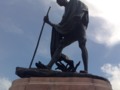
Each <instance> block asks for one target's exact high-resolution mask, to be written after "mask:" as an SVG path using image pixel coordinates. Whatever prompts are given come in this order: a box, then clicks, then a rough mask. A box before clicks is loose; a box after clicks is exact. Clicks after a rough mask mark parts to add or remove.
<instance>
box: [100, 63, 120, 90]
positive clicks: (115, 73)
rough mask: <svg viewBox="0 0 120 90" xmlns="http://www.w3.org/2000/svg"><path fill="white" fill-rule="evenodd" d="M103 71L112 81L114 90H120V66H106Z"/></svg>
mask: <svg viewBox="0 0 120 90" xmlns="http://www.w3.org/2000/svg"><path fill="white" fill-rule="evenodd" d="M101 69H102V71H103V72H104V73H105V74H106V76H107V77H108V79H109V80H110V82H111V84H112V87H113V90H120V64H118V65H117V66H115V65H111V64H105V65H104V66H102V68H101Z"/></svg>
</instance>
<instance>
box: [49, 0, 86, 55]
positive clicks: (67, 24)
mask: <svg viewBox="0 0 120 90" xmlns="http://www.w3.org/2000/svg"><path fill="white" fill-rule="evenodd" d="M85 13H86V14H88V8H87V6H86V5H85V4H84V3H82V2H81V1H79V0H70V1H69V3H68V4H67V6H66V7H65V12H64V15H63V17H62V20H61V22H60V23H59V24H57V25H55V26H54V27H53V30H52V37H51V56H52V55H53V54H54V52H55V50H56V49H57V47H58V45H59V43H60V40H61V39H62V36H64V35H66V34H68V33H70V32H72V31H73V30H74V27H75V24H74V22H75V18H78V19H81V20H80V22H81V21H82V22H81V24H83V25H84V26H85V28H87V24H88V17H87V16H88V15H84V14H85Z"/></svg>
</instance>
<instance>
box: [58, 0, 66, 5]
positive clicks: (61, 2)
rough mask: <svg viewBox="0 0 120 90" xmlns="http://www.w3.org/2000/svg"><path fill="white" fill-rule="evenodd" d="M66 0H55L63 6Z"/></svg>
mask: <svg viewBox="0 0 120 90" xmlns="http://www.w3.org/2000/svg"><path fill="white" fill-rule="evenodd" d="M66 2H67V0H57V3H58V4H59V5H60V6H65V3H66Z"/></svg>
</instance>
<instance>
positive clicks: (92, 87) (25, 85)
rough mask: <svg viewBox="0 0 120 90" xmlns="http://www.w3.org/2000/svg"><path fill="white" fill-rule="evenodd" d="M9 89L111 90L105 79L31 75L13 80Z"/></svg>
mask: <svg viewBox="0 0 120 90" xmlns="http://www.w3.org/2000/svg"><path fill="white" fill-rule="evenodd" d="M9 90H112V87H111V84H110V83H109V81H107V80H103V79H97V78H91V77H31V78H22V79H18V80H15V81H13V83H12V86H11V88H10V89H9Z"/></svg>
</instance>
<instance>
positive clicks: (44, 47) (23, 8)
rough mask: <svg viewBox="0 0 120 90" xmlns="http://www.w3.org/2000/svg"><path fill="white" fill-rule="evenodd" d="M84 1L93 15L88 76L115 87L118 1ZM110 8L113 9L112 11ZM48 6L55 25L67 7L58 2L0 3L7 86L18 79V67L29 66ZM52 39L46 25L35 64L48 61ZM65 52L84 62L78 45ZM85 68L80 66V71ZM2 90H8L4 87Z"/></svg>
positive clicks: (1, 75)
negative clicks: (89, 74) (94, 76)
mask: <svg viewBox="0 0 120 90" xmlns="http://www.w3.org/2000/svg"><path fill="white" fill-rule="evenodd" d="M82 1H84V2H85V3H86V4H87V5H88V7H89V12H90V23H89V26H88V30H87V38H88V40H87V49H88V52H89V73H92V74H95V75H100V76H104V77H107V78H108V79H109V80H111V82H113V84H114V83H115V82H119V81H120V78H119V77H118V78H116V77H115V75H119V74H120V65H119V63H120V61H119V60H120V57H119V53H120V50H119V49H120V31H119V29H120V25H119V24H120V20H119V19H120V18H119V15H120V12H119V10H117V9H118V7H119V5H118V0H116V1H115V2H114V1H113V0H111V1H109V3H108V0H91V1H90V0H82ZM113 3H114V4H113ZM111 5H112V6H114V7H112V8H111ZM49 6H52V8H51V11H50V13H49V17H50V20H51V21H52V22H54V23H58V22H60V20H61V17H62V14H63V10H64V8H63V7H59V6H58V5H57V4H56V3H55V0H49V1H48V0H0V81H5V85H6V83H7V85H8V83H10V82H11V81H13V80H15V79H17V78H18V77H17V76H16V75H15V68H16V67H17V66H20V67H26V68H28V67H29V64H30V61H31V58H32V55H33V52H34V49H35V46H36V42H37V39H38V36H39V32H40V29H41V26H42V23H43V17H44V16H45V15H46V12H47V9H48V7H49ZM111 11H112V13H111ZM50 37H51V27H50V26H49V25H47V24H46V25H45V27H44V31H43V34H42V38H41V42H40V45H39V49H38V52H37V54H36V58H35V61H34V63H35V62H37V61H39V60H40V61H42V62H43V63H44V64H47V63H48V62H49V60H50V49H49V47H50ZM63 52H64V53H66V54H67V55H68V56H69V57H70V58H71V59H73V60H74V61H75V63H77V62H78V61H80V60H81V61H82V59H81V51H80V49H79V48H78V44H77V42H75V43H73V44H72V45H70V46H68V47H66V48H65V49H64V51H63ZM34 63H33V67H34ZM101 68H102V69H101ZM82 69H83V65H82V63H81V66H80V67H79V68H78V71H80V70H82ZM108 71H109V72H108ZM114 72H115V73H114ZM116 72H117V73H116ZM116 80H119V81H116ZM115 84H116V83H115ZM9 85H10V84H9ZM119 85H120V83H118V86H119ZM2 86H3V85H2ZM5 87H6V86H5ZM0 88H2V87H1V83H0ZM119 88H120V87H118V88H115V89H114V90H118V89H119ZM2 89H3V90H7V89H5V88H4V87H3V88H2ZM2 89H1V90H2Z"/></svg>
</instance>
